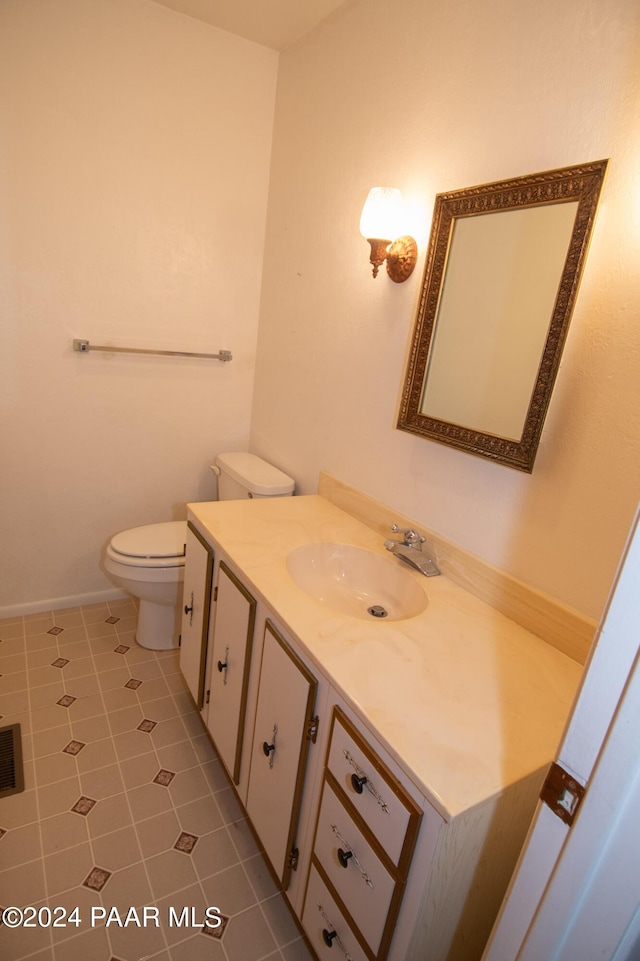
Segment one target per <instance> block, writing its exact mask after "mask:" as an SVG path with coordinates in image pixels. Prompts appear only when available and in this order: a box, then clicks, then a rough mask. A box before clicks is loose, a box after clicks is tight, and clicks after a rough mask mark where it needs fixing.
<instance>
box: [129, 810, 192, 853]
mask: <svg viewBox="0 0 640 961" xmlns="http://www.w3.org/2000/svg"><path fill="white" fill-rule="evenodd" d="M181 830H185V829H184V828H181V825H180V823H179V822H178V819H177V817H176V815H175V812H174V811H173V810H168V811H164V812H163V813H162V814H156V815H155V816H154V817H150V818H147V819H146V820H138V821H137V822H136V831H137V834H138V841H139V843H140V849H141V851H142V853H143V855H144V857H145V858H149V857H152V856H153V855H156V854H161V853H162V852H163V851H170V850H171V849H172V848H173V845H174V844H175V843H176V840H177V838H178V836H179V835H180V831H181Z"/></svg>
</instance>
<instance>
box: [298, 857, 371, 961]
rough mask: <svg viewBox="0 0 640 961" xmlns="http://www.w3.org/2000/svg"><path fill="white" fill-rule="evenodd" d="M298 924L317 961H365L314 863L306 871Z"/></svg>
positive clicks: (363, 954)
mask: <svg viewBox="0 0 640 961" xmlns="http://www.w3.org/2000/svg"><path fill="white" fill-rule="evenodd" d="M302 927H303V928H304V930H305V931H306V933H307V937H308V938H309V941H310V942H311V947H312V948H313V950H314V951H315V953H316V955H317V957H318V958H319V959H320V961H344V959H345V958H348V959H351V961H369V959H368V958H367V955H366V954H365V952H364V951H363V950H362V948H361V947H360V944H359V943H358V940H357V938H356V936H355V935H354V933H353V931H352V930H351V928H350V927H349V925H348V923H347V922H346V921H345V919H344V917H343V915H342V913H341V912H340V910H339V908H338V906H337V904H336V902H335V901H334V899H333V898H332V896H331V895H330V894H329V890H328V888H327V886H326V885H325V883H324V881H323V880H322V878H321V877H320V874H319V873H318V871H317V869H316V866H315V865H314V864H312V865H311V871H310V873H309V884H308V887H307V896H306V898H305V903H304V910H303V912H302Z"/></svg>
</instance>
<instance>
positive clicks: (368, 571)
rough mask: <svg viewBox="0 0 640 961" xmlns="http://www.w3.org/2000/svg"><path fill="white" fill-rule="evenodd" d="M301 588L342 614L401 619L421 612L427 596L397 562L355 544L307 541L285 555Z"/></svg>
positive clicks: (381, 618)
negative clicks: (313, 542) (308, 542)
mask: <svg viewBox="0 0 640 961" xmlns="http://www.w3.org/2000/svg"><path fill="white" fill-rule="evenodd" d="M287 570H288V571H289V574H290V575H291V577H292V578H293V580H294V581H295V583H296V584H297V585H298V587H301V588H302V590H303V591H306V592H307V594H310V595H311V597H315V599H316V600H317V601H320V602H321V603H322V604H326V606H327V607H331V608H333V609H334V610H336V611H340V613H341V614H349V615H350V616H351V617H360V618H363V619H364V620H371V621H376V620H381V621H399V620H404V619H405V618H408V617H415V616H416V615H417V614H421V613H422V611H424V609H425V608H426V606H427V603H428V598H427V595H426V593H425V591H424V590H423V588H422V587H421V586H420V584H419V583H418V582H417V581H416V580H415V579H414V578H413V577H412V576H411V574H409V573H408V571H406V570H404V569H403V568H402V567H400V563H399V562H398V561H397V560H392V559H391V558H386V557H381V556H380V555H379V554H374V553H373V551H367V550H365V549H364V548H362V547H354V546H353V545H351V544H304V545H303V546H302V547H296V548H294V550H292V551H291V553H290V554H289V556H288V557H287Z"/></svg>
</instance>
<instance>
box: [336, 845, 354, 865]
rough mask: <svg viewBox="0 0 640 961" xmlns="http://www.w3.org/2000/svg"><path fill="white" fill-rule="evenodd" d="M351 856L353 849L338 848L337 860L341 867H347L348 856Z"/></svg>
mask: <svg viewBox="0 0 640 961" xmlns="http://www.w3.org/2000/svg"><path fill="white" fill-rule="evenodd" d="M352 857H353V851H345V850H344V849H343V848H338V861H339V862H340V864H341V865H342V867H343V868H348V867H349V858H352Z"/></svg>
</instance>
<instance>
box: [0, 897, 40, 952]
mask: <svg viewBox="0 0 640 961" xmlns="http://www.w3.org/2000/svg"><path fill="white" fill-rule="evenodd" d="M3 903H4V902H3ZM50 943H51V934H50V931H49V930H48V929H47V928H38V927H36V928H28V929H27V928H7V927H6V926H5V925H2V926H0V958H2V961H22V959H23V958H26V957H29V959H30V961H31V957H32V956H33V954H34V952H36V951H37V952H38V955H36V958H38V961H43V959H46V961H50V959H52V955H51V953H50V950H51V949H48V953H47V954H42V955H40V954H39V952H40V951H41V950H43V949H45V948H47V945H49V944H50Z"/></svg>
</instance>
